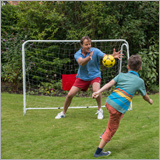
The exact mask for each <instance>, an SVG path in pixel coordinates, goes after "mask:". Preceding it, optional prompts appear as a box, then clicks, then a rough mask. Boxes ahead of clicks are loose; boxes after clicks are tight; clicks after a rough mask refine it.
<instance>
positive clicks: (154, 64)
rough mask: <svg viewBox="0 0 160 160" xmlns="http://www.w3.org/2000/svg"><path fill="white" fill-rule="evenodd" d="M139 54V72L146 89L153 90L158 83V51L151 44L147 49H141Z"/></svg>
mask: <svg viewBox="0 0 160 160" xmlns="http://www.w3.org/2000/svg"><path fill="white" fill-rule="evenodd" d="M139 54H140V55H141V58H142V70H141V71H140V72H139V74H140V76H141V77H142V78H143V80H144V81H145V84H146V87H147V89H149V90H150V91H155V88H156V87H155V86H158V84H159V76H158V72H159V69H158V66H159V53H158V52H157V46H156V45H152V46H150V47H149V49H143V50H142V51H141V52H139ZM157 89H158V87H157ZM156 91H158V90H156Z"/></svg>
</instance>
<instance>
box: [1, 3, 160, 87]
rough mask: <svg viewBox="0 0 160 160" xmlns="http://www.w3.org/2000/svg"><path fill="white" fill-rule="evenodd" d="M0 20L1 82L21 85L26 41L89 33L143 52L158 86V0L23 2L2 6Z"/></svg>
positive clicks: (149, 77) (147, 76) (146, 71)
mask: <svg viewBox="0 0 160 160" xmlns="http://www.w3.org/2000/svg"><path fill="white" fill-rule="evenodd" d="M1 19H2V22H1V42H2V43H1V54H2V55H1V57H2V64H1V65H2V82H6V83H12V84H13V82H14V84H15V86H18V85H20V86H21V82H22V74H21V45H22V43H23V42H24V41H25V40H28V39H36V40H37V39H46V40H66V39H68V40H69V39H74V40H77V39H80V38H81V37H82V36H84V35H89V36H90V37H91V39H126V40H127V41H128V43H129V46H130V48H129V49H130V55H132V54H140V55H141V56H142V59H143V63H144V64H146V65H145V66H144V67H143V70H142V71H141V73H140V74H141V75H142V77H143V79H144V80H145V81H146V85H147V88H149V89H150V90H153V88H155V86H158V83H159V76H158V72H159V69H158V68H159V53H158V49H159V2H158V1H42V2H40V1H21V2H20V3H19V4H18V5H10V4H7V5H2V6H1ZM146 66H147V67H146ZM148 67H149V68H148ZM150 68H154V69H150ZM17 72H18V73H17ZM153 77H154V78H153ZM153 79H154V80H153ZM153 86H154V87H153ZM14 88H15V87H14ZM12 89H13V86H11V90H12Z"/></svg>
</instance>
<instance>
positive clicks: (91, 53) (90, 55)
mask: <svg viewBox="0 0 160 160" xmlns="http://www.w3.org/2000/svg"><path fill="white" fill-rule="evenodd" d="M93 53H94V50H93V51H91V52H90V54H89V58H90V60H92V55H93Z"/></svg>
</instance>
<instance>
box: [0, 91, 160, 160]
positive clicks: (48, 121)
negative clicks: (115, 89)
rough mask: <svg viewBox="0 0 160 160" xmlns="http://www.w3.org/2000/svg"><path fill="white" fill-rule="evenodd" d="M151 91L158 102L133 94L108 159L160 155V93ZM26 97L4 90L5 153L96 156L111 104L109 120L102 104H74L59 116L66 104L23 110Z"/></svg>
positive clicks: (11, 155)
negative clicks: (82, 106)
mask: <svg viewBox="0 0 160 160" xmlns="http://www.w3.org/2000/svg"><path fill="white" fill-rule="evenodd" d="M150 97H151V98H152V99H153V101H154V104H153V105H149V104H148V103H147V102H145V101H144V100H143V99H142V97H141V96H135V97H134V98H133V111H128V112H127V113H126V114H125V115H124V117H123V119H122V121H121V123H120V127H119V129H118V130H117V132H116V133H115V135H114V137H113V138H112V140H111V141H110V143H108V144H107V145H106V146H105V148H104V150H105V151H107V150H110V151H111V152H112V154H111V155H110V156H109V157H107V158H108V159H159V94H155V95H150ZM22 100H23V96H22V95H16V94H7V93H2V94H1V158H2V159H94V157H93V154H94V152H95V150H96V148H97V146H98V145H99V142H100V139H99V135H100V134H101V133H102V132H103V131H104V130H105V128H106V125H107V122H108V115H109V114H108V111H107V109H106V108H103V111H104V119H103V120H98V119H97V117H96V115H95V112H96V111H97V109H96V108H88V109H69V110H68V112H67V114H66V118H63V119H60V120H55V119H54V117H55V116H56V115H57V113H59V112H60V111H61V110H28V111H27V115H26V116H23V101H22ZM88 101H91V102H92V101H94V100H93V99H88ZM104 101H105V98H104V99H103V102H104ZM104 158H106V157H100V158H99V159H104Z"/></svg>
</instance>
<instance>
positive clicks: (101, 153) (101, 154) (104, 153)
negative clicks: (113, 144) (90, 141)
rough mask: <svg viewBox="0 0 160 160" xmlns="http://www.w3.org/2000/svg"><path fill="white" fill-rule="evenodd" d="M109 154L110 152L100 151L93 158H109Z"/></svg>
mask: <svg viewBox="0 0 160 160" xmlns="http://www.w3.org/2000/svg"><path fill="white" fill-rule="evenodd" d="M110 154H111V152H110V151H107V152H103V151H101V152H100V153H99V154H96V153H95V154H94V157H101V156H109V155H110Z"/></svg>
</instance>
